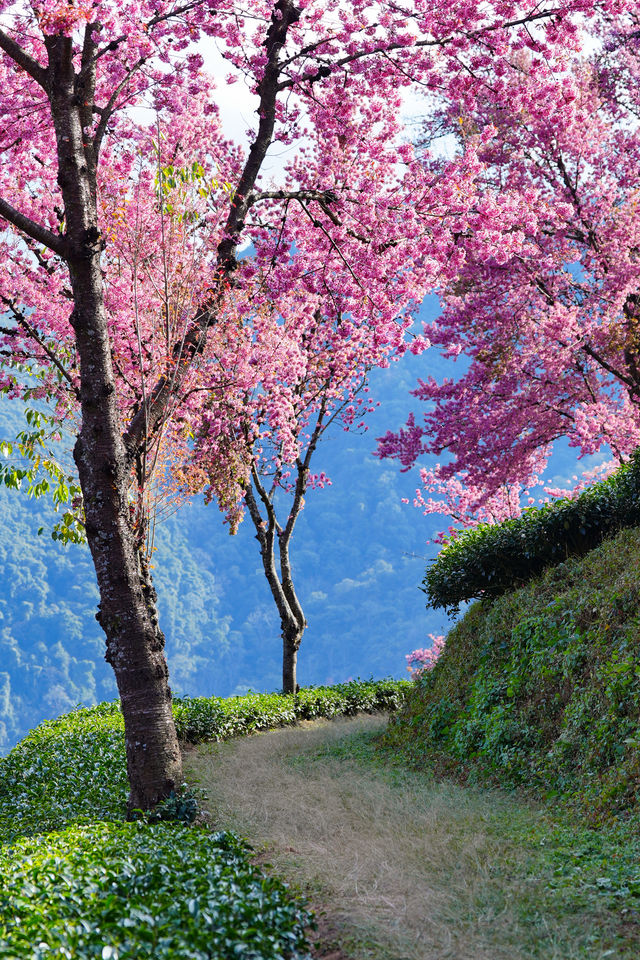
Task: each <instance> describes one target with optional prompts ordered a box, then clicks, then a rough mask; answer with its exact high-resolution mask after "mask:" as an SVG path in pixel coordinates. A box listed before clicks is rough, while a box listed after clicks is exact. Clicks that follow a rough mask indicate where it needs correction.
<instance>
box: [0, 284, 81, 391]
mask: <svg viewBox="0 0 640 960" xmlns="http://www.w3.org/2000/svg"><path fill="white" fill-rule="evenodd" d="M0 299H1V300H2V302H3V303H4V305H5V306H6V307H8V308H9V310H11V313H12V314H13V316H14V317H15V318H16V321H17V323H18V324H19V325H20V326H21V327H22V329H23V330H24V331H25V333H26V334H27V335H28V336H29V337H31V339H32V340H35V342H36V343H37V344H38V346H39V347H40V348H41V349H42V350H43V351H44V352H45V353H46V355H47V356H48V357H49V360H50V361H51V363H52V364H53V365H54V367H55V368H56V370H58V371H59V372H60V374H61V375H62V376H63V377H64V379H65V380H66V381H67V382H68V383H69V384H70V386H71V390H72V391H73V395H74V397H75V398H76V400H77V401H78V402H80V390H79V389H78V387H77V386H76V384H75V383H74V380H73V377H72V376H71V374H70V373H69V371H68V370H67V369H66V367H65V366H64V365H63V364H62V362H61V361H60V360H59V359H58V358H57V357H56V355H55V353H54V352H53V350H52V349H51V347H49V346H48V345H47V342H46V341H45V340H44V339H43V338H42V337H41V336H40V334H39V333H38V331H37V330H36V328H35V327H34V326H32V324H30V323H29V321H28V320H27V318H26V316H25V314H24V311H22V310H20V309H18V307H16V305H15V303H14V302H13V300H9V299H8V298H7V297H0ZM3 332H4V331H3ZM7 332H8V331H7ZM11 335H14V334H13V332H12V334H11Z"/></svg>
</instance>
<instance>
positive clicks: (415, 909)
mask: <svg viewBox="0 0 640 960" xmlns="http://www.w3.org/2000/svg"><path fill="white" fill-rule="evenodd" d="M385 723H386V719H385V718H384V717H380V716H374V717H369V716H364V717H357V718H355V719H348V720H337V721H331V722H328V721H314V722H312V723H305V724H302V725H300V726H298V727H294V728H283V729H280V730H277V731H274V732H269V733H263V734H257V735H254V736H251V737H246V738H243V739H239V740H235V741H232V742H230V743H224V744H206V745H204V746H202V747H199V748H197V749H195V750H191V751H189V752H188V754H187V756H186V757H185V765H186V770H187V773H188V776H189V778H190V779H191V780H192V781H193V780H199V781H200V784H201V786H202V788H203V789H204V791H205V793H206V795H207V797H208V801H207V802H206V804H205V806H206V807H207V808H208V810H209V812H210V816H211V818H212V820H213V823H214V825H215V827H216V828H218V829H223V828H224V829H233V830H235V831H237V832H238V833H240V834H241V835H243V836H245V837H247V838H248V839H249V840H250V841H251V843H252V844H253V845H254V847H256V848H257V850H258V851H259V856H260V860H261V862H265V861H267V862H268V863H269V864H271V865H272V867H273V869H274V870H275V871H276V872H277V873H278V874H280V875H283V876H284V877H286V878H287V879H288V880H289V882H291V883H292V884H293V885H294V886H296V887H298V888H300V889H302V890H303V891H304V892H305V893H306V894H307V895H308V896H309V897H310V899H311V901H312V905H313V906H314V909H315V910H316V911H317V912H319V913H322V911H324V916H321V918H320V919H321V924H320V939H319V941H318V953H317V956H319V957H323V958H326V960H329V958H331V960H343V958H349V960H532V958H533V957H540V958H544V960H574V958H575V960H577V958H582V960H583V958H589V960H598V958H599V957H601V956H602V957H604V956H609V957H611V956H612V954H611V953H609V954H606V953H604V952H601V951H600V950H599V949H597V948H595V947H594V948H593V950H592V951H590V950H589V948H588V941H589V929H588V926H586V923H585V921H583V920H581V918H580V917H576V918H575V923H574V924H573V925H571V924H569V925H561V926H560V927H558V926H557V924H555V923H554V924H553V925H550V923H549V920H548V918H547V917H546V916H545V914H544V911H543V910H540V909H538V907H537V906H536V903H535V898H534V899H533V900H532V885H533V886H535V883H534V880H535V878H533V879H532V877H531V876H530V874H529V868H530V866H531V856H530V853H529V852H528V851H527V850H526V849H522V848H521V847H520V846H519V845H518V841H517V839H514V838H515V837H517V836H518V835H519V836H520V837H521V836H522V834H523V831H526V828H527V824H528V823H529V822H534V821H535V820H536V818H538V817H540V816H541V814H540V813H538V812H537V811H536V810H535V808H531V807H527V806H524V805H522V804H519V803H517V802H516V801H513V800H510V799H509V798H507V797H505V796H503V795H501V794H499V793H494V792H492V791H486V790H483V791H481V790H473V789H469V788H463V787H457V786H455V785H450V784H437V783H434V782H432V781H431V780H429V779H428V778H427V777H426V776H424V775H421V774H417V773H412V772H410V771H403V770H402V769H400V768H392V769H391V770H390V771H385V769H384V768H381V767H380V766H379V765H376V764H375V763H374V762H373V761H372V760H371V753H372V750H371V742H372V738H373V737H374V736H375V735H376V734H377V733H378V732H379V731H380V730H381V729H382V728H383V727H384V725H385ZM367 750H368V757H367ZM534 860H535V858H534Z"/></svg>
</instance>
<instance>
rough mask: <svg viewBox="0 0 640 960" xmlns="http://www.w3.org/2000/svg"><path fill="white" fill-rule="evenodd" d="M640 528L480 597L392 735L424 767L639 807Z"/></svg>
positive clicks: (601, 805)
mask: <svg viewBox="0 0 640 960" xmlns="http://www.w3.org/2000/svg"><path fill="white" fill-rule="evenodd" d="M639 636H640V528H639V529H631V530H624V531H622V532H620V533H619V534H618V535H617V536H616V537H614V538H612V539H610V540H608V541H605V542H604V543H603V544H601V545H600V547H598V548H597V549H595V550H593V551H592V552H591V553H589V554H588V555H587V556H586V557H583V558H581V559H577V558H574V559H572V560H570V561H568V562H567V563H565V564H562V565H559V566H557V567H554V568H550V569H548V570H547V571H546V572H545V573H544V574H543V576H542V577H540V578H538V579H537V580H535V581H532V582H531V583H529V584H527V585H526V586H525V587H523V588H521V589H519V590H516V591H512V592H510V593H506V594H504V595H503V596H501V597H499V598H497V599H495V600H493V601H492V602H491V603H485V604H475V605H474V606H473V607H471V608H470V610H469V611H468V612H467V614H466V616H465V617H464V618H463V619H462V620H461V621H460V623H458V624H457V625H456V626H455V627H454V629H453V630H452V631H451V632H450V634H449V636H448V637H447V642H446V645H445V648H444V651H443V653H442V654H441V656H440V658H439V660H438V662H437V663H436V665H435V667H434V669H433V670H432V671H431V672H430V673H428V674H425V675H423V676H422V677H421V678H420V679H419V680H418V681H417V682H415V683H414V685H413V688H412V691H411V693H410V695H409V697H408V698H407V702H406V704H405V706H404V707H403V708H402V709H401V710H400V711H399V713H398V714H397V715H396V716H395V717H394V718H392V720H391V723H390V726H389V732H388V734H387V743H388V744H389V745H390V746H392V747H393V748H394V749H395V750H399V751H400V753H401V754H403V755H404V756H406V757H408V758H409V759H410V760H411V761H412V762H414V763H417V764H419V765H425V764H426V765H431V766H432V765H433V764H434V763H435V764H436V765H440V766H441V765H443V764H444V766H445V769H446V770H447V771H450V770H451V769H454V770H457V771H458V772H459V773H460V774H462V775H464V776H471V777H476V778H491V779H495V780H497V781H498V782H500V783H503V784H505V785H509V786H526V787H528V788H531V789H534V790H535V791H536V792H537V793H538V794H540V795H543V796H544V795H549V794H552V795H561V796H562V797H564V798H565V799H566V800H567V801H569V802H570V803H571V804H573V805H574V806H577V807H578V808H580V810H581V811H582V812H583V813H585V814H586V815H587V816H588V817H590V818H593V819H595V820H598V819H599V818H600V819H601V818H602V817H609V816H613V815H617V814H622V813H624V814H625V815H628V814H630V813H632V812H637V813H638V814H640V751H639V750H638V747H640V647H639V646H638V637H639Z"/></svg>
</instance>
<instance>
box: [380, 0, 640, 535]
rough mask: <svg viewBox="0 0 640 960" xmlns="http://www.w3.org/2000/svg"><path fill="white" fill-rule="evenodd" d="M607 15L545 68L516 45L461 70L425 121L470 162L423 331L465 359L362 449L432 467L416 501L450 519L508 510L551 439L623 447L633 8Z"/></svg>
mask: <svg viewBox="0 0 640 960" xmlns="http://www.w3.org/2000/svg"><path fill="white" fill-rule="evenodd" d="M607 10H608V13H609V15H610V16H609V18H608V19H606V20H604V21H601V28H600V33H599V42H598V44H597V46H595V47H594V45H593V44H587V43H585V44H584V46H583V48H582V49H580V43H581V42H582V40H584V39H585V38H586V36H587V34H588V27H586V28H585V30H584V32H579V33H577V34H576V37H575V41H576V48H575V50H574V51H573V52H572V51H571V50H570V48H569V46H567V47H566V48H565V51H566V55H565V58H564V61H563V63H562V65H561V66H559V65H556V66H554V67H552V66H551V65H549V64H545V63H544V62H542V61H541V60H539V59H538V58H537V57H536V56H535V54H534V53H533V51H530V50H527V49H526V48H525V47H524V46H520V45H517V44H515V45H513V46H512V48H511V52H510V54H507V55H506V56H505V57H504V58H503V59H502V60H501V61H500V62H495V63H489V62H487V61H482V58H480V59H479V60H476V61H475V62H474V63H473V64H470V75H469V78H468V82H467V86H466V91H465V96H464V97H462V98H459V99H458V101H457V102H453V103H452V102H451V101H445V100H444V99H443V100H442V101H441V106H440V109H439V110H436V111H435V112H434V114H433V116H432V117H430V119H429V121H428V122H427V123H426V124H425V140H426V141H428V140H429V139H433V137H434V136H436V135H437V136H440V137H442V136H443V135H446V136H448V137H449V138H450V139H452V140H453V141H455V142H456V143H457V150H458V151H459V155H460V156H464V155H465V154H466V153H467V152H468V150H469V144H470V143H473V144H474V150H475V156H476V158H477V163H478V171H477V176H476V178H475V180H474V184H475V187H476V190H477V195H476V198H475V201H474V207H473V210H469V211H468V213H467V216H466V223H467V226H466V227H465V228H464V229H462V230H461V231H460V232H459V233H456V242H455V248H456V252H455V262H456V275H455V277H454V278H453V279H451V280H449V281H446V280H445V281H444V282H443V284H442V286H441V291H440V293H441V301H442V307H443V312H442V315H441V316H440V317H439V318H438V319H437V320H436V321H434V322H433V323H429V324H426V325H425V335H426V336H427V337H428V339H429V341H430V342H431V344H432V345H433V346H435V347H436V348H439V349H440V351H441V352H442V354H443V355H444V356H445V357H449V358H452V359H455V358H457V357H460V356H462V357H464V358H465V359H466V364H465V366H464V370H463V372H462V374H461V376H460V377H459V378H458V379H456V380H453V379H448V380H445V381H444V382H436V381H435V380H434V379H433V378H425V379H424V380H421V381H419V383H418V385H417V387H416V389H415V390H414V391H413V395H414V396H415V398H416V400H418V401H419V402H420V403H421V404H422V410H423V413H422V414H421V415H420V416H418V415H411V416H410V417H409V419H408V420H407V423H406V425H405V426H404V427H402V428H401V429H400V430H397V431H395V432H389V433H387V434H386V435H385V436H384V437H381V438H380V439H379V447H378V455H379V456H381V457H392V458H395V459H397V460H398V461H399V462H400V464H401V466H402V468H403V469H409V468H410V467H412V466H413V465H414V464H415V463H416V462H418V461H419V460H420V458H421V457H423V456H425V455H435V456H437V457H438V458H439V459H440V464H439V465H438V466H437V467H436V468H434V469H424V470H423V471H422V472H421V480H422V484H423V486H422V489H421V490H420V491H419V492H418V493H417V495H416V504H417V505H419V506H420V507H421V508H422V509H423V510H424V511H425V512H427V513H435V512H441V513H445V514H448V515H450V516H451V517H452V518H453V519H454V521H455V522H456V523H459V524H462V525H463V526H469V525H473V524H475V523H477V522H479V521H486V520H489V521H495V520H501V519H505V518H507V517H510V516H517V515H518V514H519V512H520V511H521V509H522V508H523V507H524V506H526V505H527V504H528V503H530V502H532V501H531V499H527V498H528V492H527V491H528V490H529V488H531V487H534V486H536V485H537V484H539V483H540V484H545V481H544V473H545V469H546V466H547V462H548V458H549V455H550V453H551V451H552V449H553V444H554V443H555V441H557V440H558V439H560V438H566V440H568V442H569V445H570V446H572V447H574V448H576V450H577V451H578V453H579V455H580V456H586V455H591V454H595V453H598V452H600V451H605V452H608V451H610V452H611V454H612V455H613V463H614V464H615V463H620V462H622V461H624V460H625V459H627V458H628V457H629V455H630V453H631V452H632V451H633V450H634V448H636V447H637V446H638V445H639V444H640V216H639V208H638V202H639V196H640V195H639V194H638V182H639V179H640V128H639V127H638V123H637V119H636V118H637V113H638V109H639V108H640V102H639V94H638V90H639V87H638V73H639V65H640V44H639V41H638V33H637V30H636V29H635V26H634V24H635V22H636V18H637V13H638V11H637V4H635V5H634V4H632V3H630V4H624V3H621V4H615V5H614V4H609V5H608V7H607ZM450 163H451V161H450V160H448V161H445V160H442V159H438V158H435V159H431V160H430V161H429V163H428V164H427V167H428V169H429V170H431V172H432V175H433V176H437V174H438V171H441V172H442V173H443V174H444V173H445V171H446V170H447V169H448V166H449V164H450ZM611 468H612V465H611V464H610V465H609V466H607V467H606V468H605V473H606V472H610V470H611ZM585 479H588V478H585ZM580 488H581V487H576V488H575V490H576V491H577V490H578V489H580ZM546 489H547V492H548V493H549V495H557V494H560V493H562V494H566V493H567V492H568V491H566V490H559V489H556V488H554V487H551V486H550V485H549V483H548V482H547V483H546ZM434 493H437V494H438V495H439V497H438V498H437V499H434V497H433V494H434Z"/></svg>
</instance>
